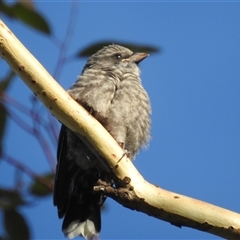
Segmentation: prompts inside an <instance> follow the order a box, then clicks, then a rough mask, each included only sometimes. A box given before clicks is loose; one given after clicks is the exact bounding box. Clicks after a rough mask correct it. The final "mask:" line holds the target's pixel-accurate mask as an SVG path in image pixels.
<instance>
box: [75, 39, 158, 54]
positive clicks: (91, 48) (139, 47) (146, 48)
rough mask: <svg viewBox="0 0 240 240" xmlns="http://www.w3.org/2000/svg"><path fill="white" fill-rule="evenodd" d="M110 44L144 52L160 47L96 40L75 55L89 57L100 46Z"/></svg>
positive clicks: (154, 51) (153, 50)
mask: <svg viewBox="0 0 240 240" xmlns="http://www.w3.org/2000/svg"><path fill="white" fill-rule="evenodd" d="M110 44H118V45H121V46H124V47H126V48H129V49H131V50H132V51H133V52H146V53H156V52H159V51H160V48H158V47H154V46H151V45H138V44H133V43H126V42H118V41H102V42H96V43H94V44H91V45H89V46H87V47H86V48H84V49H83V50H79V51H78V53H77V57H89V56H91V55H92V54H94V53H96V52H97V51H98V50H100V49H101V48H102V47H104V46H107V45H110Z"/></svg>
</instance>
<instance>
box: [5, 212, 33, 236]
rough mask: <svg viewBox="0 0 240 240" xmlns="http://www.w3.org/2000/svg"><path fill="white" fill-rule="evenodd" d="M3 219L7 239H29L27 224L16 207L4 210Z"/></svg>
mask: <svg viewBox="0 0 240 240" xmlns="http://www.w3.org/2000/svg"><path fill="white" fill-rule="evenodd" d="M3 221H4V226H5V229H6V232H7V234H8V239H10V240H16V239H18V240H28V239H30V232H29V229H28V225H27V223H26V221H25V219H24V217H23V216H22V214H20V213H19V212H18V211H17V210H16V209H12V210H5V211H4V212H3Z"/></svg>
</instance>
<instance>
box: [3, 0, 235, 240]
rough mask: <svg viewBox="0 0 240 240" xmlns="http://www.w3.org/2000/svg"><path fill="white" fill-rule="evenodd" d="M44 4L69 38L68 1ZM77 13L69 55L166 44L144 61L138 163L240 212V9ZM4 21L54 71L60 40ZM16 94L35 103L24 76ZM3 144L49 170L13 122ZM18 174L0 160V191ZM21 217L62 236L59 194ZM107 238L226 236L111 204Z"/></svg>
mask: <svg viewBox="0 0 240 240" xmlns="http://www.w3.org/2000/svg"><path fill="white" fill-rule="evenodd" d="M36 8H37V9H38V10H39V11H40V12H41V13H42V14H43V15H44V16H45V17H46V18H47V19H48V21H49V22H50V24H51V27H52V31H53V33H54V35H55V36H57V38H59V39H63V37H64V34H65V31H66V27H67V24H68V20H69V15H70V9H71V3H70V1H61V2H56V1H55V2H44V1H39V2H38V1H37V2H36ZM78 8H79V10H78V17H77V19H76V22H75V23H74V25H75V28H74V33H73V36H72V39H71V42H70V43H69V46H68V53H69V55H70V54H74V53H75V52H76V51H77V50H79V49H80V48H83V47H85V46H87V45H89V44H91V43H94V42H97V41H101V40H113V41H114V40H115V41H124V42H131V43H136V44H150V45H154V46H157V47H159V48H161V52H160V53H157V54H151V55H150V56H149V58H147V59H145V60H144V61H143V62H142V63H141V64H140V65H141V71H142V75H141V76H142V81H143V85H144V87H145V88H146V90H147V91H148V94H149V96H150V99H151V104H152V139H151V142H150V144H149V147H148V149H147V150H143V151H141V152H140V154H139V155H138V156H137V158H136V160H135V162H134V164H135V166H136V167H137V169H138V170H139V171H140V173H141V174H142V175H143V176H144V177H145V179H146V180H148V181H149V182H151V183H153V184H157V185H159V186H160V187H162V188H164V189H167V190H170V191H174V192H177V193H180V194H183V195H187V196H190V197H193V198H197V199H200V200H203V201H206V202H209V203H212V204H215V205H218V206H220V207H224V208H227V209H229V210H232V211H235V212H240V204H239V202H240V197H239V196H240V194H239V192H240V189H239V183H240V178H239V170H240V124H239V122H240V94H239V91H240V58H239V56H240V44H239V43H240V14H239V11H240V3H239V2H207V1H205V2H190V1H185V2H171V1H169V2H167V1H165V2H160V1H154V2H139V1H131V2H122V1H119V2H105V1H104V2H86V1H85V2H80V3H79V6H78ZM2 19H3V20H4V21H5V23H6V24H7V25H8V26H9V28H10V29H11V30H12V31H13V32H14V33H15V35H16V36H17V37H18V38H19V39H20V40H21V41H22V43H23V44H24V45H25V46H26V47H27V48H28V49H29V51H30V52H32V53H33V55H34V56H35V57H36V58H37V59H38V60H39V61H40V62H41V63H42V64H43V65H44V66H45V67H46V68H47V70H48V71H49V72H50V73H51V74H53V72H54V70H55V68H56V59H57V57H58V54H59V50H58V49H57V48H56V47H55V45H54V44H53V42H52V40H50V39H49V38H47V37H46V36H45V35H43V34H41V33H39V32H36V31H35V30H32V29H29V28H28V27H26V26H25V25H23V24H21V23H19V22H16V21H10V20H9V19H6V18H5V17H3V18H2ZM85 61H86V59H81V60H77V61H73V62H70V63H69V64H67V65H66V66H64V68H63V69H62V72H61V75H60V77H59V81H60V84H61V85H62V86H63V87H64V88H66V89H67V88H68V87H70V86H71V84H72V83H73V82H74V81H75V80H76V77H77V75H78V74H79V73H80V72H81V70H82V67H83V65H84V63H85ZM0 69H1V71H0V77H2V76H4V73H5V72H6V71H7V66H6V63H5V62H4V61H0ZM2 69H3V70H2ZM8 93H9V94H10V95H11V96H14V98H15V99H17V101H19V102H21V103H23V104H25V105H26V106H30V103H29V99H30V96H31V93H30V90H29V89H28V88H27V87H26V86H25V85H24V83H23V82H21V81H20V80H19V79H15V81H14V83H13V85H12V86H11V88H10V90H9V91H8ZM12 146H14V149H12ZM5 148H6V150H7V151H9V152H10V151H11V153H12V155H13V156H15V157H16V158H19V159H21V161H22V162H23V163H25V164H27V165H28V166H29V167H30V168H32V169H34V170H35V171H36V172H39V173H44V172H48V171H49V170H50V168H49V165H48V163H47V161H46V160H45V156H44V155H43V154H42V152H41V151H40V149H39V147H38V144H37V143H36V141H35V140H34V138H33V137H31V136H28V135H26V134H25V133H24V132H23V131H22V130H21V129H19V128H17V127H16V126H15V125H14V124H13V123H11V122H10V123H9V125H8V129H7V137H6V141H5ZM52 149H53V151H54V147H52ZM6 172H7V173H8V177H6ZM13 174H14V170H13V169H12V168H11V167H9V166H8V165H7V164H5V163H0V184H1V185H7V186H12V184H13V183H12V182H11V181H12V176H13ZM21 212H22V213H23V214H24V215H25V216H26V219H27V220H28V222H29V224H30V226H31V229H32V232H31V233H32V238H33V239H64V236H63V234H62V232H61V220H58V218H57V212H56V209H55V208H54V207H53V206H52V199H51V197H49V198H47V199H45V200H41V199H40V200H38V199H36V200H35V201H34V204H33V206H32V207H30V208H21ZM100 238H101V239H187V238H194V239H197V238H198V239H218V237H216V236H214V235H210V234H207V233H203V232H200V231H196V230H193V229H189V228H182V229H180V228H177V227H175V226H172V225H170V224H169V223H166V222H163V221H160V220H157V219H154V218H152V217H149V216H147V215H144V214H143V213H138V212H136V211H131V210H129V209H126V208H124V207H122V206H120V205H119V204H118V203H116V202H114V201H113V200H111V199H108V200H107V209H106V211H105V212H104V213H103V214H102V232H101V235H100Z"/></svg>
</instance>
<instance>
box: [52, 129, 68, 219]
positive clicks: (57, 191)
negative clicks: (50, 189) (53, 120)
mask: <svg viewBox="0 0 240 240" xmlns="http://www.w3.org/2000/svg"><path fill="white" fill-rule="evenodd" d="M67 148H68V144H67V128H66V127H65V126H64V125H62V127H61V130H60V135H59V141H58V151H57V160H58V162H57V168H56V175H55V184H54V193H53V204H54V205H55V206H57V208H58V215H59V218H62V217H63V216H64V214H65V212H66V208H67V201H68V199H67V198H68V196H69V189H70V183H71V182H70V179H69V176H68V174H67V171H68V162H67Z"/></svg>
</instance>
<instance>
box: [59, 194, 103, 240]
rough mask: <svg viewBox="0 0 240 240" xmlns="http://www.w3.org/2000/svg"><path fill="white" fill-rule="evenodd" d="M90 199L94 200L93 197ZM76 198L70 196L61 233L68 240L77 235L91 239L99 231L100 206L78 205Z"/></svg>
mask: <svg viewBox="0 0 240 240" xmlns="http://www.w3.org/2000/svg"><path fill="white" fill-rule="evenodd" d="M92 197H93V198H94V196H92ZM78 198H79V197H78V196H72V199H71V202H70V204H69V205H68V209H67V211H66V215H65V217H64V221H63V225H62V231H63V232H64V234H65V235H66V237H68V238H69V239H72V238H75V237H77V236H78V235H80V236H83V237H84V238H86V239H92V238H93V237H94V236H96V235H98V233H99V232H100V230H101V215H100V207H101V206H100V205H99V204H91V203H90V204H89V203H79V199H78ZM92 203H93V202H92Z"/></svg>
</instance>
